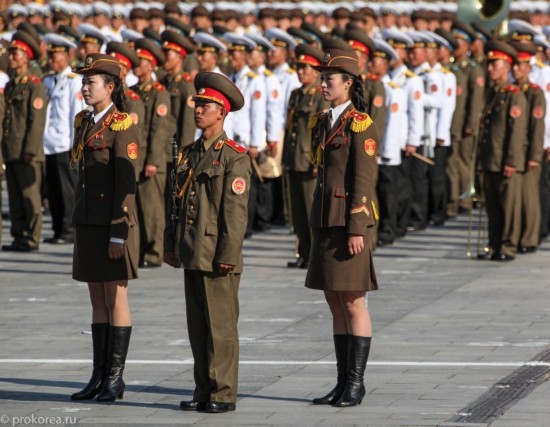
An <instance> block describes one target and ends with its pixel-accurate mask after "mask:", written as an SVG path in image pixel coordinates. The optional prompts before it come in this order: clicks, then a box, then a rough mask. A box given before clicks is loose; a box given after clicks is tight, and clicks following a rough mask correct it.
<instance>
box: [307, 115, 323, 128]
mask: <svg viewBox="0 0 550 427" xmlns="http://www.w3.org/2000/svg"><path fill="white" fill-rule="evenodd" d="M319 114H320V113H319ZM319 114H315V115H314V116H311V117H310V119H309V122H308V124H307V127H308V129H313V128H314V127H315V126H317V122H318V121H319Z"/></svg>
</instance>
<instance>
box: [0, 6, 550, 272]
mask: <svg viewBox="0 0 550 427" xmlns="http://www.w3.org/2000/svg"><path fill="white" fill-rule="evenodd" d="M509 15H510V18H511V21H510V26H509V31H508V32H505V33H504V34H502V35H500V36H499V38H500V39H501V40H505V41H511V42H513V41H520V42H521V44H523V45H524V46H527V47H526V48H525V49H523V48H522V47H521V46H520V47H518V46H516V45H514V48H513V51H514V52H515V53H514V54H511V55H512V56H513V61H514V62H515V61H519V59H518V55H516V54H517V53H518V52H519V53H521V55H519V57H521V58H523V59H522V60H521V61H522V62H523V63H524V64H525V63H527V64H529V67H530V73H529V75H528V79H527V80H525V79H523V78H522V80H521V81H515V80H514V77H513V76H511V83H515V84H516V85H517V86H516V85H513V86H514V87H516V88H518V87H519V91H520V92H525V96H526V97H527V100H528V102H527V103H524V104H522V105H523V106H524V108H525V109H526V111H520V112H519V115H522V114H523V115H524V116H525V117H527V118H530V117H532V118H535V119H537V120H539V121H540V122H542V130H541V128H540V126H538V125H537V126H536V129H537V131H536V132H531V131H529V132H527V129H526V134H523V135H522V136H521V138H522V141H521V143H522V144H525V153H524V156H528V155H530V154H527V153H531V154H532V156H531V157H530V158H529V159H525V161H526V162H527V163H529V164H526V168H525V171H524V173H525V174H526V173H527V172H528V171H529V170H531V169H534V168H537V167H538V171H539V174H538V175H537V177H538V178H537V179H535V180H533V179H531V180H529V181H527V180H525V182H529V188H523V190H522V191H520V194H523V197H519V198H518V197H515V198H514V199H513V200H512V199H511V198H510V197H508V199H507V200H508V202H507V203H502V200H496V201H495V197H490V199H491V200H492V201H493V202H494V203H497V205H498V206H497V207H496V208H493V212H494V209H497V210H500V211H501V212H500V214H501V216H500V217H499V219H498V220H497V222H498V221H500V222H502V223H503V224H505V225H504V226H503V225H501V226H500V228H502V227H505V228H506V227H511V226H510V224H509V222H510V221H511V220H510V215H511V214H510V213H509V212H508V211H507V210H514V212H516V214H515V217H517V206H518V204H519V205H521V206H522V207H523V209H522V211H523V213H522V214H521V215H522V217H521V218H519V224H520V228H521V232H520V236H519V237H518V238H517V242H516V243H514V244H515V245H516V246H517V249H518V250H519V251H520V252H522V253H530V252H534V251H535V250H536V247H537V246H538V245H539V244H540V241H541V240H542V239H543V238H545V237H546V236H547V234H548V228H549V225H550V206H549V201H550V188H549V187H550V163H549V160H550V113H549V112H548V111H549V110H547V109H546V104H547V103H548V102H550V67H549V65H548V64H549V62H550V44H549V42H548V38H549V37H550V11H549V7H548V5H547V3H546V2H514V3H513V4H512V7H511V10H510V13H509ZM510 30H511V31H510ZM495 37H496V35H495V34H491V33H490V32H489V31H487V30H486V29H484V28H483V27H480V26H475V25H469V24H467V23H464V22H461V21H459V20H458V19H457V15H456V4H453V3H441V2H439V3H435V2H434V3H427V2H426V3H406V2H393V3H361V2H353V4H352V3H346V4H341V3H325V2H323V3H320V2H318V3H315V2H300V3H272V4H255V3H252V2H235V3H233V2H218V3H216V4H211V3H204V4H198V5H197V4H194V5H191V4H187V3H166V4H163V3H159V2H151V3H144V2H136V3H113V4H112V5H111V4H107V3H105V2H101V1H98V2H93V3H86V4H81V3H73V2H65V1H52V2H51V3H50V4H47V5H42V4H37V3H26V2H21V3H20V4H12V5H10V6H9V7H8V8H7V10H6V11H5V12H1V13H0V38H1V40H2V47H1V48H0V106H1V108H0V115H1V116H0V119H1V120H0V123H2V125H3V132H0V134H1V135H2V136H3V139H2V152H3V155H4V159H3V162H4V164H5V172H6V173H5V175H6V181H7V188H8V196H9V204H10V206H9V214H10V219H11V229H10V232H11V235H12V237H13V242H12V243H10V244H6V245H4V246H3V249H4V250H11V251H21V252H25V251H30V250H37V249H38V247H39V244H40V243H41V242H40V234H41V226H42V211H44V210H45V209H49V210H50V212H51V215H52V228H53V236H52V237H50V238H47V239H46V240H45V241H44V242H47V243H51V244H56V243H57V244H64V243H71V242H72V241H73V227H72V224H71V214H72V206H73V202H72V197H73V192H74V185H75V182H76V177H75V174H76V172H75V171H74V170H72V169H70V153H71V146H72V140H73V118H74V115H75V114H76V113H77V112H78V111H80V109H83V108H85V107H86V106H85V104H84V103H83V101H82V95H81V94H80V89H79V88H80V84H81V83H80V77H79V76H78V75H76V74H74V73H72V71H71V70H72V69H74V68H75V67H79V66H82V65H83V64H82V61H83V59H84V58H85V57H86V55H88V54H91V53H95V52H106V53H108V54H111V55H112V56H114V57H116V58H118V59H119V60H120V61H121V63H122V64H123V66H124V67H123V68H124V76H122V77H123V79H124V81H125V83H126V86H127V90H126V101H127V107H128V112H129V113H130V114H131V116H132V119H133V121H134V123H135V124H137V125H138V126H139V128H140V130H141V135H142V138H141V141H140V144H139V159H140V162H139V168H138V169H139V170H138V171H137V182H138V194H137V205H138V214H139V224H140V227H139V232H140V239H139V241H140V266H141V267H155V266H160V265H161V264H162V259H163V243H162V242H163V233H164V229H165V223H166V221H167V220H169V219H168V215H167V213H166V209H165V208H164V207H165V206H166V205H167V204H168V203H169V201H170V200H171V190H170V185H169V179H167V176H168V175H169V173H170V170H171V169H172V154H171V151H170V147H171V139H172V136H173V135H175V138H176V140H177V145H178V147H181V146H185V145H187V144H190V143H192V142H193V141H194V140H195V139H196V138H197V137H198V134H197V132H196V130H195V126H194V121H193V101H192V95H193V94H194V93H195V89H194V86H193V79H194V76H195V75H196V73H197V72H198V71H213V72H219V73H224V74H226V75H228V76H229V77H230V78H231V79H232V80H233V81H234V82H235V84H236V85H237V86H238V87H239V89H240V90H241V91H242V92H243V94H244V96H245V100H246V107H245V108H243V109H242V110H241V111H239V112H236V113H232V114H230V115H229V117H228V121H227V123H226V131H227V134H228V136H229V137H230V138H232V139H234V140H235V141H237V142H239V143H241V144H243V145H245V146H246V147H247V148H248V149H249V155H250V157H251V161H252V165H253V179H252V188H251V194H250V205H249V218H248V231H247V236H250V235H252V234H253V233H254V232H262V231H265V230H268V229H270V228H271V226H272V224H285V223H289V224H290V225H291V226H292V228H293V230H294V232H295V234H296V235H297V246H296V247H297V252H296V255H297V258H296V261H293V262H289V263H288V266H289V267H298V268H306V267H307V265H308V254H309V247H310V246H309V245H310V240H309V223H308V215H309V209H310V206H311V203H310V200H311V199H312V194H313V191H315V178H316V176H317V174H318V173H321V172H320V171H318V170H317V169H316V167H315V166H314V165H313V164H312V162H311V148H310V136H309V129H308V121H309V119H311V117H312V116H314V115H315V114H316V113H318V112H319V111H320V110H323V109H326V108H328V105H326V104H325V103H324V101H323V97H322V93H321V88H320V80H319V75H318V73H317V72H316V71H314V70H313V69H312V68H311V66H312V65H313V66H314V65H318V64H320V63H321V62H322V59H323V49H324V48H328V47H332V48H339V49H343V50H348V51H349V52H351V53H353V54H355V55H357V56H358V58H359V62H360V66H361V67H362V70H363V75H362V78H363V80H364V85H365V93H366V95H367V98H368V100H369V111H367V113H368V114H369V115H370V116H371V118H372V119H373V121H374V123H375V124H376V126H377V128H378V132H379V135H380V140H379V143H378V145H377V156H378V164H379V178H378V184H377V195H378V206H379V212H377V213H376V214H377V215H379V226H378V235H377V239H376V242H374V243H375V244H378V245H390V244H392V243H393V242H394V241H395V240H396V239H398V238H400V237H403V236H404V235H405V234H406V233H407V232H415V231H419V230H423V229H425V228H426V227H427V226H428V225H429V224H433V225H435V226H441V225H444V223H445V221H446V220H447V219H449V218H453V217H456V216H457V215H459V214H461V213H464V212H469V211H470V210H471V209H472V199H473V198H475V199H476V200H483V194H482V193H483V191H482V187H483V188H484V185H482V183H481V181H482V179H481V174H480V173H477V170H478V169H479V170H481V169H483V166H482V165H480V164H479V162H478V161H477V160H478V155H477V154H478V152H479V147H480V145H481V144H482V143H483V141H482V139H483V138H482V135H481V133H482V132H484V130H483V120H486V119H487V117H489V116H490V114H491V108H492V109H493V110H498V107H495V106H494V105H492V106H487V105H489V103H490V101H491V99H489V98H491V96H492V92H491V91H492V90H493V89H492V87H491V82H490V79H488V76H487V67H486V62H487V58H486V55H485V54H486V52H487V49H485V47H486V44H487V43H491V39H493V38H495ZM510 46H511V45H510ZM505 50H506V49H505ZM14 51H22V52H23V53H24V54H25V55H27V57H28V58H27V59H28V61H27V63H24V64H23V65H21V64H20V63H18V61H17V58H15V56H13V57H12V55H11V54H10V52H14ZM494 52H496V51H494V50H491V52H490V53H491V54H493V53H494ZM526 57H528V59H527V60H525V58H526ZM23 62H24V61H23ZM25 64H26V66H27V68H28V69H27V68H25ZM18 67H19V68H18ZM21 67H22V68H21ZM506 88H507V89H506V91H510V90H511V89H510V88H509V87H508V86H506ZM514 90H515V89H514ZM527 90H529V91H532V92H533V91H534V92H536V95H533V96H531V95H529V96H528V95H527V93H526V91H527ZM503 91H504V89H503ZM514 93H515V92H514ZM533 100H535V101H533ZM24 103H26V105H27V108H26V109H23V110H22V109H21V108H20V107H18V106H19V104H24ZM484 105H485V106H486V108H484ZM18 108H19V109H18ZM22 111H23V113H22ZM516 115H518V111H517V110H514V111H511V112H510V116H511V117H512V118H517V117H515V116H516ZM519 115H518V117H519ZM480 125H481V126H480ZM502 126H503V127H504V128H506V126H507V124H506V123H503V124H502ZM533 126H534V124H533V123H531V122H530V123H529V129H531V128H533ZM485 132H488V131H487V130H486V129H485ZM509 143H510V141H509V140H508V139H507V140H506V141H503V144H504V145H507V144H509ZM31 146H32V147H34V148H33V149H32V150H31V149H30V148H29V147H31ZM501 148H502V147H501ZM504 149H505V148H504ZM522 171H523V169H522V168H519V169H518V172H522ZM474 184H477V191H476V192H475V194H474V192H472V191H470V189H471V187H472V185H474ZM340 196H341V197H345V194H343V195H338V194H336V193H335V197H340ZM104 197H105V195H103V194H101V195H98V202H100V200H101V199H102V198H104ZM496 199H498V197H497V198H496ZM510 200H512V202H510ZM373 214H374V213H373ZM494 221H495V220H494V218H493V225H494ZM514 221H516V223H517V218H515V219H514ZM493 228H494V227H493ZM497 228H498V227H497ZM490 231H491V230H490ZM501 231H502V230H501ZM494 232H495V230H493V234H494ZM512 234H513V233H512ZM497 240H498V239H497ZM493 252H494V253H489V254H488V255H489V256H490V257H491V256H492V257H493V259H513V255H514V254H512V255H507V256H506V257H504V256H503V255H502V253H501V252H500V251H499V250H498V249H495V250H494V251H493Z"/></svg>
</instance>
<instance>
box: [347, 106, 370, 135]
mask: <svg viewBox="0 0 550 427" xmlns="http://www.w3.org/2000/svg"><path fill="white" fill-rule="evenodd" d="M351 117H352V119H353V120H352V122H351V126H350V129H351V131H352V132H355V133H359V132H365V131H366V130H367V129H368V128H369V126H370V125H371V124H372V119H371V118H370V116H369V115H368V114H367V113H360V112H359V111H354V112H353V113H351Z"/></svg>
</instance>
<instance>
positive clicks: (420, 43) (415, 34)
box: [407, 31, 434, 48]
mask: <svg viewBox="0 0 550 427" xmlns="http://www.w3.org/2000/svg"><path fill="white" fill-rule="evenodd" d="M407 35H408V36H409V37H410V38H411V39H412V41H413V45H412V46H411V48H415V47H419V48H425V47H430V43H434V41H433V38H431V37H430V35H428V34H426V33H424V32H422V31H407Z"/></svg>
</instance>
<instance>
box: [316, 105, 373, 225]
mask: <svg viewBox="0 0 550 427" xmlns="http://www.w3.org/2000/svg"><path fill="white" fill-rule="evenodd" d="M329 126H330V121H329V115H328V113H319V114H318V115H317V116H316V117H315V119H314V120H313V121H312V123H311V124H310V127H312V133H311V135H312V150H313V159H312V160H313V163H314V164H317V165H318V167H319V173H318V175H317V184H316V188H315V193H314V195H313V205H312V209H311V219H310V224H311V227H312V228H328V227H346V228H347V232H348V233H349V234H357V235H365V234H366V232H367V228H368V227H372V226H374V225H375V218H374V212H373V210H372V206H373V201H374V189H375V186H376V174H377V167H376V146H377V145H378V142H379V139H378V132H377V130H376V125H374V124H373V121H372V119H371V118H370V117H369V116H368V115H367V114H365V113H360V112H358V111H357V110H355V108H354V107H353V105H352V104H350V105H349V106H348V107H347V108H346V109H345V110H344V112H343V113H342V114H341V115H340V117H339V118H338V119H337V120H336V122H335V124H334V126H333V127H332V128H331V129H330V130H329V129H328V127H329Z"/></svg>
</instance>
